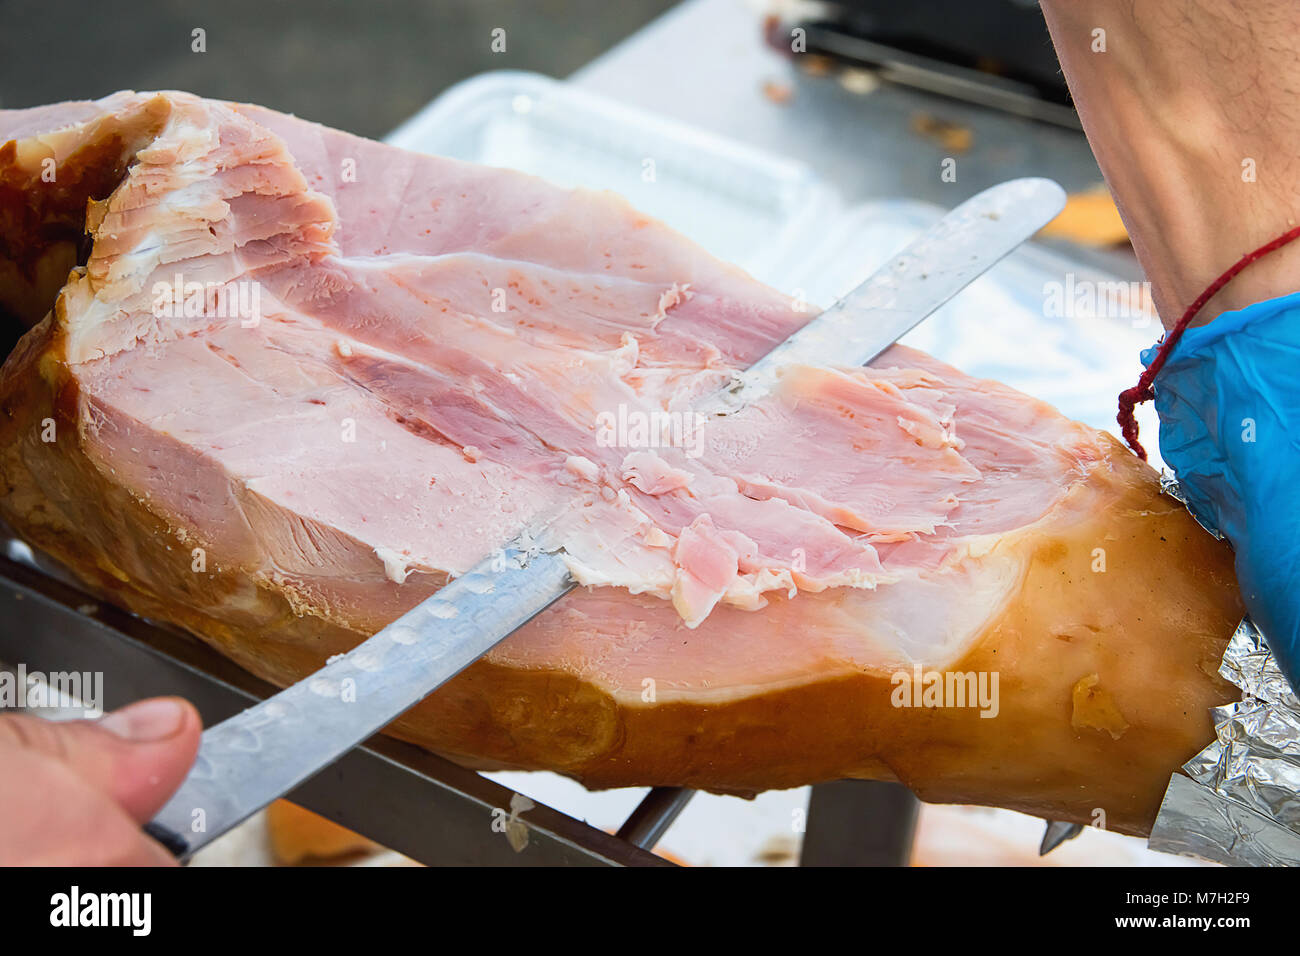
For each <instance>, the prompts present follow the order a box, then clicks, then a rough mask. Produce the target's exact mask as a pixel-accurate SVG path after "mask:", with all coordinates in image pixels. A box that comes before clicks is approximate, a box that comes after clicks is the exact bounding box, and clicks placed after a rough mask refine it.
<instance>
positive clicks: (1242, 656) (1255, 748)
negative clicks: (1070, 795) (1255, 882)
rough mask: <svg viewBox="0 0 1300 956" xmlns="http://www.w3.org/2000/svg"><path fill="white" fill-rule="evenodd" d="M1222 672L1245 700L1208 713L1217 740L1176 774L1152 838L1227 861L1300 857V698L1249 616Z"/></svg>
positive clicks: (1283, 862)
mask: <svg viewBox="0 0 1300 956" xmlns="http://www.w3.org/2000/svg"><path fill="white" fill-rule="evenodd" d="M1219 673H1220V674H1222V675H1223V677H1224V678H1225V679H1227V680H1230V681H1232V682H1233V683H1234V684H1236V685H1237V686H1238V687H1240V688H1241V689H1242V693H1243V695H1244V696H1243V699H1242V700H1241V701H1240V702H1238V703H1235V704H1228V705H1226V706H1223V707H1216V708H1214V709H1213V710H1212V711H1211V714H1212V716H1213V718H1214V733H1215V738H1216V739H1215V741H1214V742H1213V743H1212V744H1210V745H1209V746H1208V747H1206V748H1205V749H1204V750H1202V751H1201V752H1200V753H1199V754H1197V755H1196V756H1195V757H1193V758H1192V759H1191V760H1189V761H1188V762H1187V763H1185V764H1184V765H1183V770H1184V771H1185V772H1186V774H1187V776H1182V775H1181V774H1174V775H1173V776H1172V777H1171V778H1170V780H1169V789H1168V790H1166V791H1165V799H1164V802H1163V803H1162V804H1161V806H1160V814H1159V815H1158V816H1157V817H1156V822H1155V826H1154V827H1152V829H1151V838H1150V840H1149V841H1148V844H1147V845H1148V846H1150V847H1151V849H1153V850H1162V851H1164V852H1166V853H1178V854H1181V855H1184V856H1196V857H1201V858H1202V859H1206V860H1213V861H1215V862H1217V863H1225V864H1228V865H1229V866H1296V865H1300V700H1297V698H1296V696H1295V694H1294V693H1293V692H1292V690H1291V686H1290V684H1288V683H1287V680H1286V678H1285V677H1283V676H1282V672H1281V670H1280V669H1279V668H1278V666H1277V661H1276V660H1275V659H1274V657H1273V654H1272V653H1271V652H1270V651H1269V649H1268V645H1267V644H1266V643H1265V642H1264V636H1263V635H1262V634H1261V633H1260V632H1259V629H1258V628H1257V627H1255V625H1254V624H1253V623H1252V622H1251V620H1250V618H1245V619H1244V620H1243V621H1242V622H1241V624H1240V625H1239V626H1238V627H1237V630H1236V632H1235V633H1234V634H1233V635H1232V640H1230V641H1229V642H1228V649H1227V650H1226V651H1225V652H1224V655H1223V663H1222V665H1221V666H1220V667H1219Z"/></svg>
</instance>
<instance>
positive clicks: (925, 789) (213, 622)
mask: <svg viewBox="0 0 1300 956" xmlns="http://www.w3.org/2000/svg"><path fill="white" fill-rule="evenodd" d="M54 328H55V326H54V324H53V323H51V322H49V321H47V322H44V323H42V324H41V325H39V326H37V327H36V328H35V329H33V330H32V331H31V332H29V333H28V335H27V336H26V337H25V338H24V340H23V342H22V343H21V344H20V346H19V347H18V349H17V350H16V351H15V352H14V354H13V355H12V356H11V357H10V359H9V361H8V363H7V364H6V366H5V368H4V371H3V375H2V376H0V449H3V450H2V451H0V476H2V477H3V483H4V484H3V487H2V488H0V492H2V493H0V513H2V514H3V517H4V518H5V519H6V520H7V521H9V522H10V523H11V524H12V525H13V526H14V527H16V528H17V529H18V530H19V531H20V532H21V533H22V534H23V536H24V537H25V538H26V539H28V540H29V541H31V542H32V543H33V544H34V545H36V546H37V547H40V548H42V549H44V550H45V551H47V552H49V553H50V554H52V555H54V556H55V557H56V558H58V559H59V560H60V561H62V562H63V563H64V564H66V565H68V566H69V567H70V568H72V569H73V570H74V571H75V572H76V573H77V574H78V575H79V576H80V577H81V578H82V579H83V580H85V581H86V582H87V583H88V584H89V585H90V586H91V587H92V588H93V589H94V590H95V591H97V592H98V593H100V594H101V595H103V596H104V597H106V598H107V599H109V600H112V601H114V602H116V603H118V604H120V605H122V606H125V607H127V608H129V609H131V610H133V611H135V612H137V613H140V614H143V615H146V616H149V617H153V618H156V619H160V620H165V621H170V622H174V623H176V624H179V625H182V626H184V627H186V628H188V629H189V630H191V631H193V632H194V633H196V634H198V635H199V636H201V637H202V638H203V639H204V640H206V641H208V642H209V643H211V644H212V645H214V646H215V647H217V648H218V649H219V650H220V651H222V652H223V653H224V654H226V655H228V656H229V657H231V658H232V659H234V660H235V661H237V662H238V663H239V664H240V665H241V666H243V667H245V668H247V669H248V670H249V671H251V672H253V673H254V674H257V675H258V676H260V677H262V678H265V679H267V680H269V681H271V682H273V683H275V684H279V685H286V684H288V683H291V682H293V681H296V680H298V679H300V678H302V677H304V676H306V675H308V674H310V673H311V672H312V671H314V670H316V669H317V668H319V667H320V666H322V665H323V664H324V662H325V660H326V659H327V658H328V657H330V656H332V655H335V654H339V653H342V652H344V651H346V650H348V649H349V648H351V647H353V646H354V645H355V644H357V643H358V642H359V641H361V640H362V639H363V638H364V637H365V636H367V635H366V634H364V633H361V632H359V631H353V630H349V629H347V628H344V627H340V626H338V625H336V624H331V623H328V622H327V621H326V620H325V619H324V618H323V617H321V616H318V615H316V614H313V613H310V612H307V613H303V611H304V609H303V608H302V607H301V606H300V605H299V606H297V607H296V611H297V613H296V612H295V605H293V604H291V601H290V598H289V596H287V595H286V594H285V593H284V592H282V591H280V590H279V589H277V588H276V587H275V586H273V585H269V584H267V583H266V582H264V581H263V582H257V581H255V579H254V578H253V576H252V575H251V574H249V573H247V571H246V570H245V569H241V568H239V567H234V566H227V565H225V564H224V563H223V560H222V555H220V554H209V555H208V568H207V572H206V573H205V574H194V573H192V572H191V570H190V565H189V562H188V561H187V560H179V559H178V556H185V555H188V552H189V549H190V548H191V547H192V546H193V545H194V541H193V539H192V538H186V537H185V536H184V535H183V534H177V533H176V532H175V531H174V530H173V529H172V528H171V527H170V526H169V524H168V522H167V521H165V520H164V519H163V518H161V517H160V516H159V515H157V514H155V513H154V512H153V511H152V510H150V507H149V503H148V502H147V501H144V500H139V499H137V498H135V497H133V496H132V495H131V494H130V493H129V492H127V491H126V490H124V489H123V488H122V487H120V486H118V485H116V484H114V483H113V482H112V480H111V477H110V476H106V475H105V474H103V473H102V472H101V471H100V470H99V469H98V468H97V467H96V466H95V465H94V464H92V463H91V461H89V460H88V459H87V458H86V456H85V455H84V453H83V452H82V450H81V438H80V435H79V429H80V428H83V427H85V422H84V420H83V418H82V417H81V414H80V404H81V400H80V396H79V393H78V387H77V384H76V382H75V380H74V379H73V378H71V377H70V376H68V374H67V371H66V367H65V366H64V365H63V364H62V362H61V359H60V342H59V340H58V335H57V333H56V332H54ZM46 418H53V419H54V420H55V422H56V426H57V430H58V440H57V441H55V442H52V443H47V442H43V441H42V440H41V433H42V422H43V421H44V420H45V419H46ZM1108 447H1109V450H1108V453H1107V455H1106V456H1105V458H1104V459H1103V460H1102V462H1101V463H1100V464H1098V465H1097V466H1095V467H1094V468H1093V469H1092V470H1091V472H1090V474H1089V475H1088V477H1087V479H1086V480H1085V481H1083V482H1082V483H1080V484H1078V485H1076V486H1075V487H1074V488H1073V489H1072V490H1071V491H1070V492H1069V494H1068V495H1067V496H1066V497H1065V498H1064V499H1063V500H1062V501H1060V502H1058V504H1057V505H1056V506H1055V507H1054V508H1053V509H1052V510H1051V512H1049V514H1048V515H1047V516H1046V517H1045V518H1044V519H1042V520H1041V521H1039V522H1037V523H1036V524H1034V525H1031V526H1029V527H1027V528H1024V529H1021V530H1019V531H1016V532H1013V533H1011V534H1009V535H1006V536H1004V538H1003V539H1002V540H1001V541H1000V542H999V543H998V544H997V545H996V548H998V549H1006V550H1008V551H1009V552H1011V553H1014V554H1016V555H1019V556H1022V557H1024V558H1026V559H1027V561H1026V562H1025V567H1026V568H1027V570H1026V572H1025V573H1024V576H1023V580H1022V581H1021V583H1020V585H1019V588H1018V590H1017V591H1016V593H1015V594H1014V595H1013V596H1012V598H1011V599H1010V601H1009V602H1008V603H1007V604H1006V606H1005V607H1004V608H1003V610H1002V611H1001V613H1000V614H998V615H997V616H996V618H995V619H994V620H993V621H991V622H990V624H989V625H988V627H987V629H986V630H985V632H984V633H983V634H982V636H981V637H979V638H978V639H977V640H976V641H975V642H974V644H973V645H972V646H971V649H970V650H969V651H968V652H967V653H966V655H965V657H964V658H963V659H962V660H961V661H960V662H959V663H958V664H957V665H956V666H955V669H957V670H970V671H996V672H997V673H998V675H999V681H1000V702H999V714H998V716H997V717H996V718H995V719H983V718H981V717H980V716H979V713H978V711H977V710H973V709H952V708H949V709H918V708H897V707H894V706H893V705H892V703H891V692H892V690H893V689H894V688H893V687H892V686H891V682H890V677H889V675H887V674H879V673H865V672H864V673H861V674H859V675H856V676H854V675H849V676H845V675H843V674H842V673H839V672H837V673H835V674H834V675H831V676H826V677H823V678H819V677H818V676H816V675H815V674H813V675H811V676H809V677H808V678H807V679H806V680H804V681H802V682H798V683H794V684H789V685H786V686H783V687H781V688H780V689H770V690H761V689H760V690H757V691H755V692H752V693H747V692H745V691H743V690H738V691H736V692H735V693H734V695H732V696H724V697H722V698H719V697H718V696H717V695H713V696H711V697H710V698H709V699H707V700H701V701H700V702H698V703H692V702H689V701H676V702H660V703H656V704H640V703H631V702H628V701H626V700H624V699H620V698H616V697H615V696H613V695H611V694H610V693H608V692H606V691H605V690H604V689H602V688H600V687H598V686H595V685H594V684H591V683H587V682H585V681H583V680H580V679H578V678H577V677H575V676H573V675H572V674H570V673H567V672H566V671H565V670H563V669H562V668H561V667H560V666H556V667H551V668H548V667H527V668H525V667H512V666H506V665H503V664H501V663H493V662H490V661H480V662H479V663H477V664H475V665H474V666H472V667H471V668H469V669H468V670H467V671H466V672H465V673H463V674H462V675H461V676H459V677H458V678H456V679H455V680H454V681H452V682H451V683H450V684H448V685H447V686H445V687H444V688H442V689H441V690H440V691H439V692H438V693H436V694H434V695H433V696H431V697H429V698H428V699H426V700H425V701H424V702H422V703H421V704H419V705H418V706H417V707H415V708H414V709H412V710H411V711H409V712H408V713H407V714H406V715H405V716H404V717H403V718H402V719H401V720H399V721H397V722H396V723H395V724H394V725H393V726H392V727H391V728H390V731H389V732H391V733H392V734H394V735H395V736H399V737H402V738H404V739H407V740H410V741H412V742H414V743H417V744H420V745H422V746H425V747H428V748H430V749H432V750H436V751H440V752H443V753H446V754H448V755H451V756H453V757H455V758H457V759H460V760H462V761H463V762H465V763H468V764H471V765H475V766H483V767H519V768H527V769H548V770H556V771H559V772H561V773H565V774H568V775H570V776H573V777H575V778H577V779H578V780H581V781H582V782H583V783H585V784H586V785H588V786H591V787H619V786H632V785H684V786H690V787H696V788H700V789H705V790H710V791H715V792H722V793H735V794H752V793H755V792H758V791H761V790H765V789H772V788H783V787H793V786H798V785H803V784H808V783H812V782H817V781H822V780H832V779H837V778H843V777H858V778H873V779H886V780H899V781H901V782H903V783H905V784H907V785H908V786H909V787H911V788H913V789H914V790H915V791H916V792H917V794H918V795H919V796H921V797H922V798H923V799H926V800H930V801H938V802H963V803H980V804H990V805H996V806H1003V807H1009V808H1012V809H1017V810H1022V811H1025V812H1028V813H1033V814H1038V815H1042V816H1047V817H1052V818H1055V819H1065V820H1076V821H1079V822H1083V823H1096V822H1098V821H1099V817H1098V814H1097V811H1101V812H1102V813H1103V814H1104V818H1102V820H1103V821H1104V825H1105V826H1107V827H1108V828H1110V829H1113V830H1117V831H1121V832H1126V833H1144V832H1146V831H1147V830H1148V829H1149V827H1150V825H1151V822H1152V820H1153V819H1154V816H1155V813H1156V811H1157V809H1158V808H1159V804H1160V799H1161V796H1162V794H1163V792H1164V788H1165V785H1166V783H1167V781H1168V777H1169V774H1170V773H1171V772H1174V771H1175V770H1177V769H1178V767H1179V766H1180V765H1181V764H1182V763H1183V762H1184V761H1185V760H1186V759H1187V758H1189V757H1190V756H1192V755H1193V754H1194V753H1196V752H1197V751H1198V750H1199V749H1201V748H1202V747H1203V746H1204V745H1205V744H1206V743H1207V742H1208V741H1209V740H1210V739H1211V737H1212V730H1211V723H1210V719H1209V715H1208V710H1209V708H1211V707H1213V706H1216V705H1218V704H1222V703H1224V702H1226V701H1228V700H1231V699H1233V696H1234V694H1233V691H1234V689H1233V688H1232V687H1231V686H1230V685H1229V684H1227V683H1226V682H1225V681H1223V680H1222V679H1221V678H1219V677H1218V676H1217V672H1218V664H1219V660H1220V658H1221V656H1222V653H1223V649H1224V647H1225V645H1226V642H1227V638H1228V636H1229V635H1230V634H1231V632H1232V630H1233V628H1234V626H1235V625H1236V623H1237V621H1238V620H1239V618H1240V616H1241V614H1242V606H1241V603H1240V599H1239V597H1238V594H1237V590H1236V585H1235V582H1234V579H1233V575H1232V565H1231V556H1230V553H1229V551H1228V549H1227V547H1226V546H1225V545H1223V544H1221V543H1220V542H1218V541H1215V540H1214V539H1213V538H1211V537H1210V536H1209V535H1208V534H1206V533H1205V532H1204V531H1203V530H1202V529H1201V528H1200V527H1199V526H1198V525H1197V524H1196V523H1195V522H1194V521H1193V520H1192V518H1191V517H1190V516H1189V515H1188V513H1187V511H1186V510H1185V509H1184V508H1183V507H1182V506H1181V505H1179V504H1178V503H1177V502H1176V501H1174V500H1173V499H1170V498H1168V497H1166V496H1163V495H1161V494H1160V492H1159V485H1158V480H1157V477H1156V475H1155V473H1154V472H1152V470H1151V469H1150V468H1148V467H1147V466H1146V465H1144V464H1142V463H1141V462H1139V461H1137V459H1135V458H1134V457H1133V456H1132V455H1130V454H1129V453H1128V452H1127V451H1125V450H1124V449H1123V448H1122V447H1120V446H1119V445H1118V443H1115V442H1109V446H1108ZM1097 549H1103V551H1104V568H1105V570H1104V571H1102V570H1094V569H1096V568H1098V567H1099V565H1098V551H1097ZM841 593H843V592H840V591H829V592H825V593H823V594H801V595H800V596H799V597H797V598H796V599H795V600H796V601H799V602H806V605H807V606H808V610H809V612H810V619H815V617H816V615H815V611H816V605H817V604H818V603H819V602H823V601H835V600H838V595H839V594H841ZM414 597H415V596H414V595H413V596H412V599H413V600H414ZM585 598H586V595H584V594H583V593H582V592H578V593H575V594H574V595H571V596H570V597H569V598H567V599H566V600H568V601H582V600H584V599H585ZM1116 713H1117V714H1118V715H1119V722H1118V723H1117V722H1116V717H1115V715H1116ZM1117 731H1118V735H1116V732H1117Z"/></svg>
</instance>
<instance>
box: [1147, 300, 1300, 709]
mask: <svg viewBox="0 0 1300 956" xmlns="http://www.w3.org/2000/svg"><path fill="white" fill-rule="evenodd" d="M1155 352H1156V350H1155V349H1154V348H1151V349H1147V350H1146V351H1144V352H1143V353H1142V361H1143V362H1145V363H1147V364H1148V365H1149V364H1150V363H1151V360H1152V359H1153V358H1154V357H1155ZM1155 405H1156V410H1157V411H1158V412H1159V413H1160V453H1161V455H1162V456H1163V457H1164V459H1165V461H1166V462H1167V463H1168V464H1169V465H1170V466H1171V467H1172V468H1173V469H1174V472H1175V473H1176V474H1177V475H1178V483H1179V485H1180V486H1181V487H1182V490H1183V493H1184V494H1185V495H1186V496H1187V502H1188V504H1189V505H1190V506H1191V508H1192V510H1193V511H1194V512H1195V513H1196V516H1197V517H1198V518H1200V519H1201V521H1202V522H1204V523H1205V524H1206V525H1208V526H1209V527H1211V528H1217V529H1218V530H1219V531H1220V532H1222V533H1223V535H1224V536H1225V537H1226V538H1227V539H1228V540H1229V541H1231V542H1232V545H1233V547H1234V548H1235V549H1236V566H1237V580H1238V582H1239V583H1240V585H1241V593H1242V598H1243V599H1244V600H1245V602H1246V607H1247V608H1248V609H1249V610H1250V616H1251V618H1252V619H1253V620H1254V621H1255V623H1256V624H1257V625H1259V628H1260V630H1261V631H1263V633H1264V636H1265V637H1266V638H1267V639H1268V644H1269V647H1270V648H1271V649H1272V651H1273V654H1274V656H1275V657H1276V658H1277V660H1278V663H1279V664H1280V665H1281V668H1282V672H1283V673H1284V674H1286V676H1287V679H1288V680H1290V682H1291V686H1292V687H1293V688H1295V687H1300V681H1298V680H1297V678H1300V293H1293V294H1291V295H1288V296H1284V297H1282V298H1280V299H1270V300H1268V301H1265V302H1258V303H1256V304H1255V305H1252V306H1249V307H1248V308H1245V309H1242V310H1240V311H1238V312H1224V313H1223V314H1222V315H1220V316H1219V317H1218V318H1216V319H1215V320H1214V321H1213V322H1211V323H1210V324H1209V325H1205V326H1201V327H1199V328H1191V329H1188V330H1186V331H1185V332H1184V333H1183V336H1182V338H1181V339H1180V340H1179V342H1178V344H1177V345H1176V346H1175V347H1174V349H1173V352H1172V353H1171V354H1170V356H1169V359H1168V361H1167V363H1166V364H1165V367H1164V368H1163V369H1162V370H1161V371H1160V374H1159V375H1157V376H1156V380H1155Z"/></svg>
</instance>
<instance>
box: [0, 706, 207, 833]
mask: <svg viewBox="0 0 1300 956" xmlns="http://www.w3.org/2000/svg"><path fill="white" fill-rule="evenodd" d="M202 731H203V724H202V721H201V720H200V719H199V715H198V712H197V711H196V710H195V709H194V707H193V705H191V704H190V703H189V702H188V701H185V700H182V699H181V698H179V697H154V698H151V699H149V700H142V701H137V702H136V703H134V704H130V705H128V706H126V707H123V708H121V709H120V710H115V711H113V712H112V713H111V714H108V715H107V716H105V717H103V718H101V719H100V720H97V721H91V720H69V721H50V720H40V719H39V718H36V717H25V716H14V717H9V718H6V719H5V720H0V745H5V744H7V745H11V746H13V745H16V746H18V747H22V748H24V749H27V750H30V751H33V752H35V753H39V754H44V755H45V756H47V757H52V758H54V759H56V760H58V761H59V762H61V763H63V764H65V765H66V766H67V767H68V768H69V769H70V770H72V772H73V773H75V774H76V775H77V776H78V777H80V778H81V779H82V780H84V781H85V782H86V783H88V784H89V785H90V786H92V787H93V788H95V789H96V790H99V791H100V792H102V793H105V794H107V795H108V796H110V797H112V798H113V800H114V801H116V802H117V803H118V805H120V806H121V807H122V809H123V810H125V811H126V813H127V814H128V815H129V816H131V817H132V818H134V819H135V820H136V821H137V822H139V823H144V822H146V821H147V820H149V819H150V818H152V817H153V815H154V814H155V813H157V812H158V810H159V809H161V807H162V805H163V804H164V803H166V802H167V799H168V798H169V797H170V796H171V795H172V794H173V793H174V792H175V791H176V789H177V788H178V787H179V786H180V785H181V781H183V780H184V779H185V775H186V774H187V773H188V772H189V769H190V765H191V764H193V763H194V755H195V754H196V753H197V752H198V749H199V736H200V734H201V733H202Z"/></svg>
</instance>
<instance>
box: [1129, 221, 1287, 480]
mask: <svg viewBox="0 0 1300 956" xmlns="http://www.w3.org/2000/svg"><path fill="white" fill-rule="evenodd" d="M1298 238H1300V226H1297V227H1296V228H1294V229H1292V230H1291V231H1290V232H1284V233H1283V234H1282V235H1280V236H1278V237H1277V238H1276V239H1274V240H1273V241H1272V242H1268V243H1265V244H1264V245H1262V246H1260V247H1259V248H1258V249H1256V250H1255V251H1254V252H1248V253H1246V254H1245V255H1244V256H1242V257H1241V258H1240V259H1238V260H1237V261H1236V262H1235V263H1234V264H1233V265H1232V267H1231V268H1230V269H1228V271H1227V272H1225V273H1224V274H1223V275H1221V276H1219V278H1217V279H1215V280H1214V281H1213V282H1211V283H1210V284H1209V286H1208V287H1207V288H1206V290H1205V291H1204V292H1202V293H1201V294H1200V295H1198V296H1197V297H1196V301H1195V302H1193V303H1192V304H1191V305H1189V306H1188V307H1187V311H1186V312H1184V313H1183V315H1182V318H1180V319H1179V320H1178V323H1177V324H1176V325H1175V326H1174V327H1173V328H1172V329H1170V330H1169V332H1168V333H1167V334H1166V335H1165V337H1164V338H1163V339H1161V340H1160V349H1159V351H1157V352H1156V357H1155V359H1154V360H1152V362H1151V364H1150V365H1148V366H1147V368H1146V371H1144V372H1143V373H1142V375H1141V377H1140V378H1138V383H1137V384H1136V385H1134V386H1133V387H1132V388H1126V389H1124V391H1122V392H1120V393H1119V415H1117V416H1116V419H1115V420H1116V421H1118V422H1119V427H1120V433H1121V434H1122V435H1123V436H1124V440H1125V441H1126V442H1128V446H1129V447H1130V448H1132V449H1133V451H1134V452H1135V453H1136V454H1137V456H1138V457H1139V458H1141V459H1142V460H1143V461H1146V460H1147V452H1146V449H1145V448H1143V447H1142V443H1141V442H1139V441H1138V423H1137V419H1136V418H1134V417H1133V410H1134V409H1135V408H1137V406H1138V405H1140V404H1142V403H1143V402H1149V401H1151V399H1153V398H1155V397H1156V393H1155V389H1154V388H1152V383H1153V382H1155V379H1156V376H1157V375H1158V374H1160V370H1161V369H1162V368H1164V367H1165V359H1167V358H1168V357H1169V353H1170V352H1171V351H1173V348H1174V346H1175V345H1177V344H1178V340H1179V339H1180V338H1181V337H1182V334H1183V330H1184V329H1186V328H1187V326H1188V324H1189V323H1190V322H1191V321H1192V319H1194V318H1195V317H1196V313H1197V312H1200V311H1201V309H1202V308H1204V306H1205V303H1207V302H1209V301H1210V300H1211V299H1213V298H1214V297H1215V295H1217V294H1218V292H1219V290H1220V289H1222V288H1223V287H1224V286H1225V285H1227V284H1228V283H1229V282H1230V281H1232V279H1233V278H1234V277H1236V275H1237V273H1238V272H1240V271H1241V270H1242V269H1244V268H1246V266H1248V265H1250V264H1251V263H1252V262H1254V261H1255V260H1256V259H1262V258H1263V257H1264V256H1266V255H1268V254H1269V253H1270V252H1272V251H1273V250H1275V249H1281V248H1282V247H1283V246H1285V245H1286V244H1287V243H1288V242H1291V241H1292V240H1294V239H1298Z"/></svg>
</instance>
